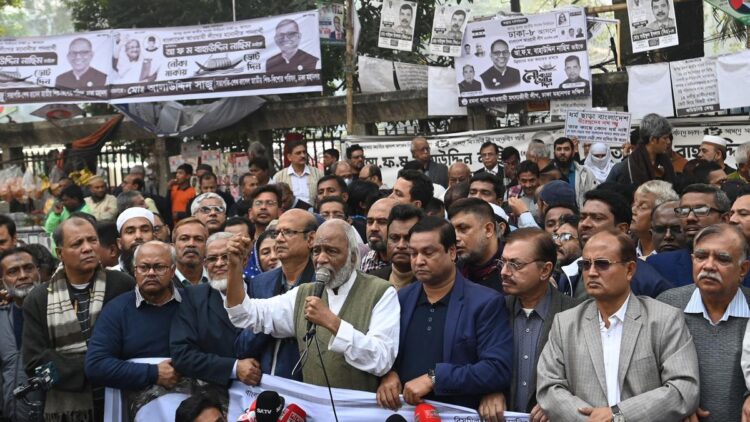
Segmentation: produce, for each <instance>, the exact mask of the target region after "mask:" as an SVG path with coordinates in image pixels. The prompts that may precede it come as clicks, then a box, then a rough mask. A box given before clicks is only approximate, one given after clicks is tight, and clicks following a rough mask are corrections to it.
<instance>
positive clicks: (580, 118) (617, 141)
mask: <svg viewBox="0 0 750 422" xmlns="http://www.w3.org/2000/svg"><path fill="white" fill-rule="evenodd" d="M565 136H567V137H569V138H574V137H575V138H578V140H579V141H580V142H581V143H582V144H583V143H592V144H593V143H596V142H603V143H605V144H608V145H613V146H622V144H624V143H626V142H630V113H620V112H616V111H568V116H567V118H566V119H565Z"/></svg>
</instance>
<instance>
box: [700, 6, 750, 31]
mask: <svg viewBox="0 0 750 422" xmlns="http://www.w3.org/2000/svg"><path fill="white" fill-rule="evenodd" d="M706 3H708V4H710V5H711V6H713V7H715V8H717V9H719V10H721V11H722V12H724V13H726V14H728V15H729V16H731V17H733V18H735V19H737V20H738V21H740V22H742V23H743V24H744V25H746V26H750V3H747V2H745V1H743V0H706Z"/></svg>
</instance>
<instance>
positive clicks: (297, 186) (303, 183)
mask: <svg viewBox="0 0 750 422" xmlns="http://www.w3.org/2000/svg"><path fill="white" fill-rule="evenodd" d="M287 172H288V173H289V179H290V180H291V181H292V186H291V188H292V192H293V193H294V196H296V197H297V198H298V199H301V200H303V201H305V202H307V203H308V204H310V203H311V202H310V188H309V187H308V186H307V181H308V180H310V175H311V174H312V173H311V172H310V168H309V167H307V166H305V170H303V171H302V175H301V176H300V175H299V174H297V173H296V172H295V171H294V167H292V166H289V167H288V170H287Z"/></svg>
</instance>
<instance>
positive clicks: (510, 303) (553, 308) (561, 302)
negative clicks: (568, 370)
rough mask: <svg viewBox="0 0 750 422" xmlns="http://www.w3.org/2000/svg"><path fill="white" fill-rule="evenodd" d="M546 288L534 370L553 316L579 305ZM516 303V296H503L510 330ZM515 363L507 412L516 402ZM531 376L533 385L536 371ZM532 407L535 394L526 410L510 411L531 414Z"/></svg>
mask: <svg viewBox="0 0 750 422" xmlns="http://www.w3.org/2000/svg"><path fill="white" fill-rule="evenodd" d="M547 288H548V289H550V290H551V291H552V296H551V297H550V302H549V307H548V308H547V316H545V317H544V324H542V333H541V335H540V336H539V344H538V345H537V348H536V356H534V367H535V368H536V365H537V364H538V363H539V355H540V354H541V353H542V349H544V345H545V344H547V339H548V338H549V331H550V329H551V328H552V321H553V320H554V319H555V315H556V314H557V313H559V312H562V311H565V310H567V309H570V308H574V307H575V306H576V305H578V303H579V301H578V300H576V299H573V298H572V297H570V296H566V295H564V294H562V293H560V292H559V291H558V290H557V289H556V288H555V287H554V286H552V285H551V284H550V285H549V286H547ZM517 301H518V298H517V297H516V296H505V305H506V306H505V307H506V308H507V309H508V321H509V323H510V328H511V329H513V327H514V326H515V321H516V315H515V312H514V311H513V310H514V309H515V306H516V302H517ZM513 335H514V336H515V335H516V333H515V332H514V333H513ZM515 363H516V362H515V360H514V361H513V378H512V382H511V384H510V397H509V400H506V403H508V409H509V410H510V409H511V407H512V406H513V404H514V403H515V400H516V380H517V379H518V368H517V366H516V364H515ZM532 376H533V380H534V383H535V384H536V371H534V373H533V375H532ZM534 406H536V394H535V395H533V396H532V397H530V398H529V402H528V404H527V405H526V409H512V410H513V411H516V412H524V413H528V412H531V409H532V408H534Z"/></svg>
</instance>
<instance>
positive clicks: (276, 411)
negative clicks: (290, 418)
mask: <svg viewBox="0 0 750 422" xmlns="http://www.w3.org/2000/svg"><path fill="white" fill-rule="evenodd" d="M256 403H257V404H256V406H255V418H256V420H257V421H258V422H276V421H277V420H278V419H279V415H281V411H282V410H284V398H283V397H281V396H280V395H279V393H277V392H275V391H270V390H268V391H264V392H262V393H260V394H258V398H257V399H256Z"/></svg>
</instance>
